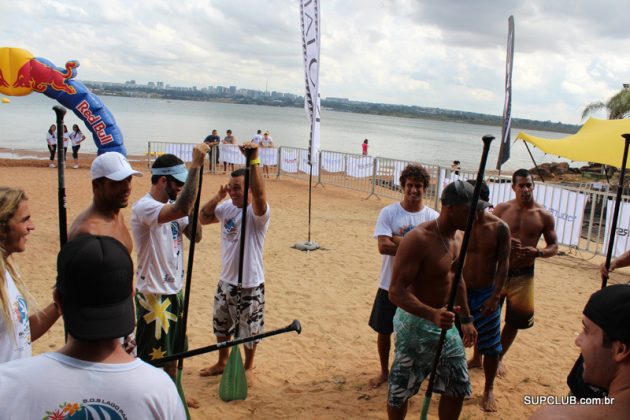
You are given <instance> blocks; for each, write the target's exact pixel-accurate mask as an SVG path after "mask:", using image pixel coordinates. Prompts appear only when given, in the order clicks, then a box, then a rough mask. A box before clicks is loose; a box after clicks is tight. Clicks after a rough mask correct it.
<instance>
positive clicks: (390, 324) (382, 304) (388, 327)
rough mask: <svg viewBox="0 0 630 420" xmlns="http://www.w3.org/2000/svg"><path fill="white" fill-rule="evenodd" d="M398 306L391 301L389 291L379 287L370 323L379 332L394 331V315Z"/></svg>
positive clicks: (389, 332)
mask: <svg viewBox="0 0 630 420" xmlns="http://www.w3.org/2000/svg"><path fill="white" fill-rule="evenodd" d="M397 308H398V307H397V306H396V305H394V304H393V303H391V302H390V300H389V292H388V291H387V290H385V289H381V288H380V287H379V288H378V291H377V292H376V297H375V298H374V304H373V305H372V313H371V314H370V321H369V322H368V325H369V326H370V327H372V329H373V330H374V331H376V332H377V333H379V334H385V335H390V334H391V333H393V332H394V315H395V314H396V309H397Z"/></svg>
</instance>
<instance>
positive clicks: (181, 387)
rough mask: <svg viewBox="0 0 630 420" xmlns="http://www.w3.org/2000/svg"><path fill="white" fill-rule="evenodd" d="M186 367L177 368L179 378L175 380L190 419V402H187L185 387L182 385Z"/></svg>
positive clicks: (187, 417) (187, 416)
mask: <svg viewBox="0 0 630 420" xmlns="http://www.w3.org/2000/svg"><path fill="white" fill-rule="evenodd" d="M183 370H184V369H177V380H176V381H175V385H177V393H178V394H179V398H180V399H181V400H182V404H184V409H185V410H186V419H188V420H190V413H189V412H188V403H187V402H186V396H185V395H184V387H183V386H182V371H183Z"/></svg>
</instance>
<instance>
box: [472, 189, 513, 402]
mask: <svg viewBox="0 0 630 420" xmlns="http://www.w3.org/2000/svg"><path fill="white" fill-rule="evenodd" d="M467 182H469V183H471V184H472V185H474V184H475V181H474V180H468V181H467ZM479 199H480V203H482V205H481V206H479V205H478V207H489V206H490V203H489V201H490V190H489V188H488V185H487V184H486V183H485V182H483V181H482V182H481V187H480V195H479ZM509 258H510V228H509V227H508V225H507V224H506V223H505V222H504V221H503V220H501V219H499V218H498V217H496V216H494V215H492V213H489V212H487V211H486V210H485V208H479V209H478V210H477V213H476V218H475V224H474V225H473V228H472V232H471V238H470V243H469V245H468V252H467V254H466V263H465V264H464V273H463V275H464V280H465V282H466V293H467V294H468V306H469V307H470V311H471V313H472V316H473V325H474V326H475V329H476V330H477V333H478V337H477V344H476V345H475V352H474V355H473V357H472V359H470V361H469V362H468V368H469V369H472V368H478V367H481V366H482V365H483V371H484V374H485V377H486V384H485V387H484V391H483V398H482V400H481V406H482V407H483V409H484V411H496V410H497V408H496V402H495V400H494V392H493V388H494V379H495V377H496V375H497V368H498V367H499V355H500V354H501V306H500V305H499V300H500V298H501V290H502V289H503V284H504V283H505V279H506V278H507V273H508V262H509ZM482 355H483V361H482Z"/></svg>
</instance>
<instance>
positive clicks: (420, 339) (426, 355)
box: [387, 308, 472, 407]
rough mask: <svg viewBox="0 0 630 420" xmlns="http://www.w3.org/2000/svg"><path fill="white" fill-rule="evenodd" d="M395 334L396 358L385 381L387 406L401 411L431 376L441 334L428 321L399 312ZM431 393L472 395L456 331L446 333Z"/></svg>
mask: <svg viewBox="0 0 630 420" xmlns="http://www.w3.org/2000/svg"><path fill="white" fill-rule="evenodd" d="M394 331H395V333H396V356H395V357H394V363H393V365H392V369H391V371H390V374H389V379H388V396H387V402H388V404H389V405H391V406H393V407H401V406H402V405H403V404H404V403H405V402H406V401H407V400H409V398H411V397H412V396H413V395H415V394H417V393H418V390H419V389H420V385H421V384H422V381H424V379H425V378H426V377H427V376H429V374H430V373H431V369H432V367H433V360H434V359H435V351H436V350H437V345H438V341H439V339H440V332H441V331H442V330H441V329H440V328H438V327H437V326H436V325H435V324H434V323H432V322H431V321H427V320H426V319H423V318H419V317H417V316H414V315H411V314H409V313H407V312H405V311H403V310H402V309H400V308H398V310H397V311H396V316H394ZM434 391H435V392H436V393H439V394H444V395H448V396H453V397H466V396H469V395H471V393H472V389H471V385H470V377H469V376H468V367H467V363H466V353H465V351H464V344H463V343H462V340H461V338H460V337H459V333H458V332H457V329H456V328H455V327H453V328H451V329H450V330H448V331H447V333H446V340H445V341H444V348H443V349H442V354H441V357H440V362H439V364H438V368H437V377H436V378H435V382H434Z"/></svg>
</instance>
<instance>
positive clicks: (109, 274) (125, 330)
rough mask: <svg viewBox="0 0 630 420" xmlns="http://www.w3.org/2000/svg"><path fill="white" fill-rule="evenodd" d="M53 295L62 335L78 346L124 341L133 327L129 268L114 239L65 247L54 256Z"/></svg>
mask: <svg viewBox="0 0 630 420" xmlns="http://www.w3.org/2000/svg"><path fill="white" fill-rule="evenodd" d="M57 291H58V293H59V297H60V301H61V302H60V303H61V309H62V312H63V320H64V324H65V327H66V330H67V331H68V333H69V334H70V335H72V336H73V337H74V338H76V339H78V340H85V341H90V340H107V339H113V338H119V337H124V336H127V335H129V334H130V333H131V332H132V331H133V329H134V327H135V312H134V306H133V293H132V292H133V262H132V260H131V256H130V255H129V252H128V251H127V248H125V246H124V245H123V244H122V243H120V242H119V241H117V240H116V239H114V238H112V237H109V236H94V235H83V236H80V237H78V238H76V239H74V240H72V241H70V242H68V243H66V244H65V245H64V246H63V247H62V248H61V251H60V252H59V255H58V256H57Z"/></svg>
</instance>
